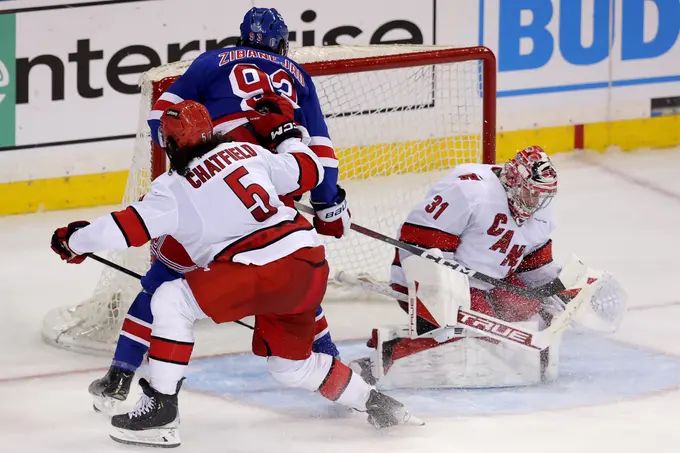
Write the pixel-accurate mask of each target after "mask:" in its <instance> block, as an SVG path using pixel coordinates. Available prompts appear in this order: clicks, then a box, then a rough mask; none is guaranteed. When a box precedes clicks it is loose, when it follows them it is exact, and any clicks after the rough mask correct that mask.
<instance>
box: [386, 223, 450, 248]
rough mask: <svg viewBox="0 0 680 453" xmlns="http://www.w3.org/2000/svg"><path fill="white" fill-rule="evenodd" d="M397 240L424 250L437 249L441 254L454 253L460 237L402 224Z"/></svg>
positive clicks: (433, 229) (410, 224)
mask: <svg viewBox="0 0 680 453" xmlns="http://www.w3.org/2000/svg"><path fill="white" fill-rule="evenodd" d="M399 239H400V240H402V241H404V242H406V243H409V244H412V245H416V246H418V247H424V248H426V249H430V248H438V249H440V250H441V251H442V252H455V251H456V249H457V248H458V245H459V244H460V237H458V236H457V235H455V234H450V233H446V232H444V231H441V230H438V229H436V228H430V227H425V226H422V225H414V224H412V223H404V225H402V227H401V234H400V235H399Z"/></svg>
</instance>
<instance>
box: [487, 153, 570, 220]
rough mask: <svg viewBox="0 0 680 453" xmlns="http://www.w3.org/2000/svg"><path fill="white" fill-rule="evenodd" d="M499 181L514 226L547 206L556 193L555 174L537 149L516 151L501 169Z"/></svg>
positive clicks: (548, 160) (548, 162) (549, 163)
mask: <svg viewBox="0 0 680 453" xmlns="http://www.w3.org/2000/svg"><path fill="white" fill-rule="evenodd" d="M500 180H501V183H502V184H503V187H504V188H505V191H506V193H507V196H508V206H509V208H510V212H511V213H512V216H513V218H514V219H515V222H517V224H518V225H522V224H523V223H524V222H526V221H527V220H529V218H531V216H532V215H533V214H534V213H535V212H536V211H538V210H539V209H543V208H545V207H546V206H548V204H550V202H551V201H552V199H553V197H554V196H555V193H556V192H557V171H556V170H555V167H554V166H553V164H552V161H551V160H550V157H548V155H547V154H546V153H545V151H543V148H541V147H540V146H535V145H534V146H529V147H527V148H524V149H523V150H521V151H519V152H518V153H517V155H515V157H513V158H512V159H511V160H509V161H508V162H507V163H506V164H505V165H504V166H503V169H502V170H501V173H500Z"/></svg>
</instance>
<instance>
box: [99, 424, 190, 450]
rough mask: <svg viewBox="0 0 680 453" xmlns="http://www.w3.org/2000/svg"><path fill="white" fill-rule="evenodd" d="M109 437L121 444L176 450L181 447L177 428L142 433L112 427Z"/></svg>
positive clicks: (148, 430)
mask: <svg viewBox="0 0 680 453" xmlns="http://www.w3.org/2000/svg"><path fill="white" fill-rule="evenodd" d="M109 437H111V439H113V440H115V441H116V442H120V443H121V444H128V445H143V446H146V447H158V448H174V447H179V445H180V444H181V441H180V438H179V429H178V428H177V427H173V428H154V429H145V430H141V431H132V430H129V429H122V428H116V427H112V428H111V432H110V433H109Z"/></svg>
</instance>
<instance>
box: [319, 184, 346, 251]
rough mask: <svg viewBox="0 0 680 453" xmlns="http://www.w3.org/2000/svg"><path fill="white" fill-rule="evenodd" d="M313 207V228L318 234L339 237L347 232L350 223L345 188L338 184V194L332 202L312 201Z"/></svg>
mask: <svg viewBox="0 0 680 453" xmlns="http://www.w3.org/2000/svg"><path fill="white" fill-rule="evenodd" d="M312 207H313V208H314V228H315V229H316V231H317V232H318V233H319V234H323V235H324V236H333V237H334V238H336V239H340V238H341V237H342V236H344V235H345V234H347V232H348V231H349V227H350V225H351V224H352V221H351V219H350V217H351V214H350V212H349V209H348V208H347V200H346V199H345V190H344V189H343V188H342V187H340V186H338V194H337V195H336V196H335V201H333V202H332V203H322V202H316V201H312Z"/></svg>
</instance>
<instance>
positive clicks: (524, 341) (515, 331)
mask: <svg viewBox="0 0 680 453" xmlns="http://www.w3.org/2000/svg"><path fill="white" fill-rule="evenodd" d="M335 279H336V280H338V281H340V282H343V283H347V284H349V285H351V286H356V287H359V288H363V289H365V290H367V291H373V292H375V293H378V294H382V295H384V296H388V297H392V298H394V299H397V300H399V301H403V302H408V297H407V296H406V295H405V294H402V293H400V292H398V291H395V290H393V289H392V288H390V287H388V286H385V285H384V284H382V283H379V282H376V281H375V280H372V279H369V278H367V277H356V276H353V275H350V274H347V273H345V272H342V271H340V272H338V273H337V274H336V275H335ZM457 318H458V323H459V324H460V325H461V326H463V327H465V328H466V329H470V330H472V331H475V332H477V333H480V334H482V335H484V336H487V337H493V338H495V339H497V340H500V341H505V342H509V343H513V344H516V345H518V346H521V347H523V348H525V349H531V350H533V351H541V350H543V349H545V348H547V347H549V346H550V344H551V340H552V339H553V336H554V334H555V333H556V332H553V331H552V330H549V329H550V328H548V329H544V330H541V331H539V332H535V331H532V330H528V329H521V328H518V327H516V326H513V325H512V324H511V323H508V322H505V321H502V320H500V319H498V318H494V317H493V316H488V315H485V314H484V313H480V312H478V311H474V310H464V309H462V308H459V309H458V315H457ZM445 327H455V326H445Z"/></svg>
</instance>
